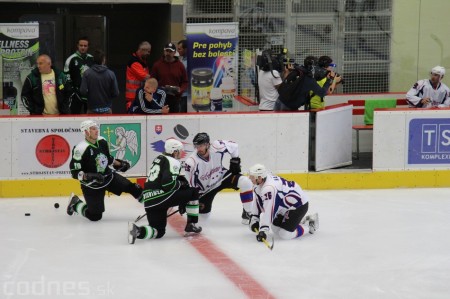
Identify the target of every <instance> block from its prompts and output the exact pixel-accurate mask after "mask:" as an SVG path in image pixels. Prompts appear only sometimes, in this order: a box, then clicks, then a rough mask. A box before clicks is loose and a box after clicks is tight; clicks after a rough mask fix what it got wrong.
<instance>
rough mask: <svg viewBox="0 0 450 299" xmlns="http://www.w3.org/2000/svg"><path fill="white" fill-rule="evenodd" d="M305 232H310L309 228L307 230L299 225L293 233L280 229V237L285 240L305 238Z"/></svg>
mask: <svg viewBox="0 0 450 299" xmlns="http://www.w3.org/2000/svg"><path fill="white" fill-rule="evenodd" d="M305 230H307V232H308V231H309V230H308V228H307V227H306V228H305V227H303V226H301V225H298V226H297V228H296V229H295V230H294V231H292V232H290V231H288V230H285V229H283V228H280V229H279V231H278V236H280V238H281V239H284V240H291V239H295V238H298V237H301V236H303V235H304V234H305Z"/></svg>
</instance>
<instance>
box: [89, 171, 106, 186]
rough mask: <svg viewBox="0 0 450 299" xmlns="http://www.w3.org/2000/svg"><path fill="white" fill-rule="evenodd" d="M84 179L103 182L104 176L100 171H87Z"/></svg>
mask: <svg viewBox="0 0 450 299" xmlns="http://www.w3.org/2000/svg"><path fill="white" fill-rule="evenodd" d="M84 176H85V178H86V181H88V182H92V181H95V182H96V183H98V184H103V183H104V182H105V177H104V176H103V174H101V173H94V172H88V173H85V174H84Z"/></svg>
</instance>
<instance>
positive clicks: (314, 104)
mask: <svg viewBox="0 0 450 299" xmlns="http://www.w3.org/2000/svg"><path fill="white" fill-rule="evenodd" d="M317 65H318V66H319V67H321V68H323V69H325V70H327V76H325V77H323V78H318V80H317V84H319V85H320V87H323V86H324V85H325V83H326V81H327V79H331V80H333V81H332V83H331V85H330V87H329V88H328V92H327V94H332V93H333V92H334V90H335V89H336V85H338V84H339V83H341V82H342V78H341V76H340V75H339V74H337V73H335V72H334V68H335V67H336V64H335V63H333V59H331V58H330V57H329V56H320V57H319V59H318V60H317ZM335 79H336V80H335ZM309 93H310V95H311V100H310V105H311V109H322V108H324V107H325V97H320V96H318V95H316V94H315V93H314V92H313V91H310V92H309Z"/></svg>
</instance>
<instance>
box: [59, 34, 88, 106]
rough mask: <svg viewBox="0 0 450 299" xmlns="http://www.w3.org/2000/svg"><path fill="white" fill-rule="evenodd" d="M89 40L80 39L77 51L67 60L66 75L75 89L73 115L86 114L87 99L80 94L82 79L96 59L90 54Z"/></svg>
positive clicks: (72, 103) (71, 104)
mask: <svg viewBox="0 0 450 299" xmlns="http://www.w3.org/2000/svg"><path fill="white" fill-rule="evenodd" d="M88 49H89V40H88V38H87V37H85V36H83V37H81V38H79V39H78V42H77V51H76V52H75V53H73V54H72V55H70V56H69V58H67V60H66V63H65V65H64V73H65V74H66V77H67V80H68V81H69V82H70V83H71V85H72V88H73V96H72V102H71V103H70V111H71V113H72V114H85V113H86V111H87V99H86V97H83V96H81V94H80V85H81V78H82V76H83V73H84V72H85V71H86V70H87V69H89V67H91V66H92V65H93V64H94V57H93V56H92V55H91V54H89V53H88Z"/></svg>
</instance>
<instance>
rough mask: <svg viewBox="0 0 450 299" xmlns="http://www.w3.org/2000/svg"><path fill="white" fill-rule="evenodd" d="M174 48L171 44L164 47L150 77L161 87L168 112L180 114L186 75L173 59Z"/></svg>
mask: <svg viewBox="0 0 450 299" xmlns="http://www.w3.org/2000/svg"><path fill="white" fill-rule="evenodd" d="M175 52H176V48H175V45H174V44H173V43H168V44H167V45H166V46H165V47H164V55H163V57H161V59H159V60H158V61H156V62H155V64H154V65H153V69H152V75H153V76H154V77H155V78H156V79H157V80H158V82H159V86H163V87H164V89H165V90H166V94H167V102H168V104H169V107H170V112H173V113H177V112H180V99H181V95H182V94H183V92H185V91H186V90H187V84H188V80H187V73H186V69H185V68H184V65H183V63H181V61H180V60H179V59H178V57H175Z"/></svg>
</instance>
